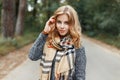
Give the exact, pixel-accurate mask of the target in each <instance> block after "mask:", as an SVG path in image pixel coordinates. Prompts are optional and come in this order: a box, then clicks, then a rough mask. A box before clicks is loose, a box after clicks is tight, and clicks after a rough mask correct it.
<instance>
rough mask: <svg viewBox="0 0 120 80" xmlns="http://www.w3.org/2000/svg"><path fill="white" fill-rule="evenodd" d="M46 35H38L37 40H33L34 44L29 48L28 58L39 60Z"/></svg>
mask: <svg viewBox="0 0 120 80" xmlns="http://www.w3.org/2000/svg"><path fill="white" fill-rule="evenodd" d="M46 38H47V35H45V34H43V33H40V34H39V36H38V38H37V39H36V40H35V42H34V44H33V45H32V47H31V48H30V51H29V55H28V57H29V58H30V59H31V60H33V61H36V60H38V59H40V58H41V55H42V54H43V47H44V44H45V42H46Z"/></svg>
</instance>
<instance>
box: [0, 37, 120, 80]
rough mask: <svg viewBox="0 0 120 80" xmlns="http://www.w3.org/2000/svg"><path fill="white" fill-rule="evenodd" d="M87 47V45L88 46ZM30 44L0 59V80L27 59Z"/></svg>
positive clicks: (113, 49) (102, 44)
mask: <svg viewBox="0 0 120 80" xmlns="http://www.w3.org/2000/svg"><path fill="white" fill-rule="evenodd" d="M83 38H85V39H88V40H90V41H93V42H95V43H96V44H99V45H101V46H103V47H105V48H108V49H110V50H112V51H114V52H116V53H120V50H118V49H117V48H115V47H114V46H110V45H107V44H105V43H103V42H101V41H98V40H95V39H92V38H88V37H87V36H83ZM88 45H89V44H88ZM31 46H32V44H29V45H27V46H25V47H23V48H21V49H19V50H15V51H13V52H10V53H9V54H8V55H6V56H4V57H0V80H1V79H2V78H3V77H4V76H6V75H7V74H9V72H10V71H11V70H13V69H14V68H16V67H17V66H19V65H20V64H21V63H22V62H23V61H25V60H26V59H27V58H28V52H29V49H30V47H31Z"/></svg>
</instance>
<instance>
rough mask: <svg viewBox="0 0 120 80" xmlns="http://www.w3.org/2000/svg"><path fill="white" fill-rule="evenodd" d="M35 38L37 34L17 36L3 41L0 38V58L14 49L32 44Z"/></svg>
mask: <svg viewBox="0 0 120 80" xmlns="http://www.w3.org/2000/svg"><path fill="white" fill-rule="evenodd" d="M37 36H38V33H27V34H24V35H23V36H22V37H21V36H17V37H15V38H14V39H3V38H2V37H0V56H4V55H6V54H8V53H9V52H11V51H13V50H15V49H19V48H21V47H23V46H25V45H27V44H29V43H31V42H33V41H34V40H35V39H36V37H37Z"/></svg>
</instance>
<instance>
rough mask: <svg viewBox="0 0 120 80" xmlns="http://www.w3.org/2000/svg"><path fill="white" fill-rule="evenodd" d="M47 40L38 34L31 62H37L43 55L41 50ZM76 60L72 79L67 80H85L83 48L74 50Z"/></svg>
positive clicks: (31, 53)
mask: <svg viewBox="0 0 120 80" xmlns="http://www.w3.org/2000/svg"><path fill="white" fill-rule="evenodd" d="M46 39H47V35H46V34H43V33H40V34H39V36H38V38H37V39H36V41H35V42H34V44H33V45H32V47H31V49H30V52H29V55H28V56H29V58H30V59H31V60H33V61H36V60H39V59H41V57H42V54H43V48H44V45H45V42H46ZM75 52H76V58H75V73H74V75H73V77H72V78H69V80H85V74H86V55H85V48H84V47H83V46H82V47H81V48H78V49H75ZM51 70H53V71H52V72H53V73H52V74H51V75H52V78H51V80H54V64H53V67H52V69H51Z"/></svg>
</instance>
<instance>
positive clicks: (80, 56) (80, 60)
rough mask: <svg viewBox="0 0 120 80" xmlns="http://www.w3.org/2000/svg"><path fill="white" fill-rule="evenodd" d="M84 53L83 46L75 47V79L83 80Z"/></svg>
mask: <svg viewBox="0 0 120 80" xmlns="http://www.w3.org/2000/svg"><path fill="white" fill-rule="evenodd" d="M85 70H86V55H85V48H84V47H81V48H79V49H76V59H75V80H85V74H86V71H85Z"/></svg>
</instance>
